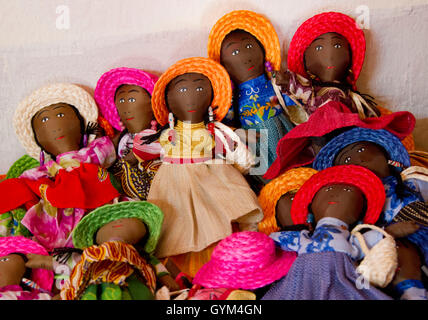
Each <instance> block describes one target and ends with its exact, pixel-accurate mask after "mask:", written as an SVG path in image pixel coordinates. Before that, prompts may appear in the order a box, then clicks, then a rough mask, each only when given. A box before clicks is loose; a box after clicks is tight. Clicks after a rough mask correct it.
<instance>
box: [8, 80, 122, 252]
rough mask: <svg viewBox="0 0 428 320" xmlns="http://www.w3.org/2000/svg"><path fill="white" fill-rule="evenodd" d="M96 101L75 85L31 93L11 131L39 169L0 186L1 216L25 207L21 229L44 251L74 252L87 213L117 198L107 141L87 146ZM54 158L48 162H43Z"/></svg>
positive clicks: (112, 153) (112, 154)
mask: <svg viewBox="0 0 428 320" xmlns="http://www.w3.org/2000/svg"><path fill="white" fill-rule="evenodd" d="M97 110H98V109H97V105H96V103H95V101H94V99H93V98H92V97H91V96H90V95H89V93H87V92H86V91H85V90H84V89H82V88H80V87H79V86H77V85H73V84H52V85H49V86H46V87H43V88H40V89H38V90H36V91H34V92H33V93H32V94H31V95H30V96H29V97H27V98H26V99H24V100H23V101H22V102H21V104H20V105H19V106H18V108H17V110H16V112H15V117H14V126H15V131H16V133H17V136H18V139H19V140H20V141H21V143H22V144H23V146H24V148H25V149H26V151H27V153H28V154H29V155H30V156H31V157H33V158H38V156H39V155H40V166H39V167H36V168H33V169H30V170H27V171H25V172H24V173H23V174H21V175H20V177H19V178H15V179H7V180H5V181H4V182H2V183H1V184H0V190H1V195H2V201H1V205H0V212H1V213H4V212H7V211H10V210H12V209H16V208H19V207H21V206H25V209H26V210H27V212H26V214H25V216H24V218H23V219H22V221H21V222H22V224H23V225H24V226H25V227H26V228H28V230H29V231H30V232H31V233H32V234H33V235H34V238H35V240H36V241H37V242H39V243H40V244H41V245H43V246H44V247H45V248H46V249H47V250H48V251H50V250H52V249H53V248H59V247H68V246H72V238H71V232H72V231H73V229H74V227H75V226H76V225H77V223H78V222H79V220H80V219H81V218H82V217H83V215H84V214H85V213H86V212H88V210H89V209H94V208H96V207H98V206H101V205H103V204H106V203H109V202H110V201H112V200H113V199H115V198H117V197H118V196H119V192H118V191H117V189H116V188H115V185H116V184H115V181H114V177H112V176H110V175H109V173H108V172H107V170H105V168H108V167H109V166H110V165H111V164H113V162H114V161H115V159H116V152H115V150H114V146H113V143H112V142H111V140H110V138H108V137H105V136H104V137H100V138H97V139H95V140H93V141H92V142H90V143H89V144H88V142H89V139H88V137H87V133H86V132H85V128H87V127H90V128H93V127H94V126H93V125H91V123H90V122H92V121H96V119H97V115H98V111H97ZM47 158H52V160H50V161H45V160H47Z"/></svg>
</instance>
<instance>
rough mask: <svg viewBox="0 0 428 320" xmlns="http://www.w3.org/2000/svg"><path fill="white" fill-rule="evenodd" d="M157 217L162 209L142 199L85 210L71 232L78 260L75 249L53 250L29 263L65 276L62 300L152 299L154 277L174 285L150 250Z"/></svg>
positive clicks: (159, 218)
mask: <svg viewBox="0 0 428 320" xmlns="http://www.w3.org/2000/svg"><path fill="white" fill-rule="evenodd" d="M162 221H163V214H162V211H160V209H159V208H158V207H157V206H155V205H153V204H151V203H148V202H146V201H125V202H120V203H116V204H111V205H105V206H102V207H100V208H97V209H95V210H94V211H92V212H91V213H90V214H88V215H86V216H85V217H84V218H83V219H82V220H81V221H80V222H79V224H78V225H77V227H76V228H75V229H74V231H73V243H74V246H75V248H79V249H82V250H83V252H82V253H81V254H79V256H80V259H76V252H74V253H72V251H71V250H64V251H63V252H62V253H61V251H60V250H58V251H57V252H56V253H55V254H54V258H53V259H52V257H50V260H46V259H47V258H45V257H40V256H39V257H32V258H33V259H37V260H33V261H31V262H32V264H33V265H36V266H37V264H43V263H44V264H45V265H49V266H50V267H51V268H52V269H53V270H54V271H55V273H56V274H57V275H62V276H65V278H66V280H65V282H64V284H63V285H62V286H61V298H62V299H63V300H79V299H80V300H96V299H100V300H152V299H154V293H155V289H156V283H157V281H158V280H159V281H160V282H161V283H163V284H165V285H167V286H169V287H170V288H171V289H176V288H178V285H177V284H176V283H175V282H174V280H173V279H172V278H171V276H170V275H169V273H168V271H167V270H166V268H165V267H164V266H163V265H162V263H160V262H159V260H157V259H156V258H155V257H154V256H153V255H152V254H153V251H154V250H155V248H156V244H157V241H158V238H159V234H160V229H161V225H162ZM72 250H74V251H78V250H76V249H72ZM70 253H72V254H70ZM76 262H77V263H76Z"/></svg>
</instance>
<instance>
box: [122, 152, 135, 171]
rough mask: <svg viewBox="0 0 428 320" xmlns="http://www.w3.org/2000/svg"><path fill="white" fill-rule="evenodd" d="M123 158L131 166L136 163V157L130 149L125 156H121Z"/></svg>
mask: <svg viewBox="0 0 428 320" xmlns="http://www.w3.org/2000/svg"><path fill="white" fill-rule="evenodd" d="M123 160H125V161H126V162H128V163H129V165H130V166H131V167H135V166H136V165H137V164H138V159H137V158H136V157H135V155H134V152H132V151H130V152H128V154H127V155H126V156H124V157H123Z"/></svg>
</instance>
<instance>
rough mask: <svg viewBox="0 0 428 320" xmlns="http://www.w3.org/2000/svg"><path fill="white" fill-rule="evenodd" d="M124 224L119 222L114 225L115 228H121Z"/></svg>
mask: <svg viewBox="0 0 428 320" xmlns="http://www.w3.org/2000/svg"><path fill="white" fill-rule="evenodd" d="M121 226H122V225H121V224H117V225H115V226H113V228H120V227H121Z"/></svg>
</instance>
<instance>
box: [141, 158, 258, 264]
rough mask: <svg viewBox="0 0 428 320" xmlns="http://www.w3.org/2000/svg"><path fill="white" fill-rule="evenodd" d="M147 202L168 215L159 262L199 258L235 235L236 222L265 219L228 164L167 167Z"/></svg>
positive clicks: (255, 221) (152, 189) (163, 226)
mask: <svg viewBox="0 0 428 320" xmlns="http://www.w3.org/2000/svg"><path fill="white" fill-rule="evenodd" d="M147 201H149V202H151V203H153V204H155V205H157V206H158V207H159V208H160V209H161V210H162V211H163V213H164V222H163V225H162V231H161V235H160V238H159V242H158V245H157V248H156V253H155V254H156V256H157V257H159V258H163V257H169V256H173V255H178V254H182V253H186V252H198V251H201V250H203V249H205V248H206V247H208V246H209V245H210V244H212V243H215V242H217V241H219V240H222V239H224V238H225V237H227V236H229V235H230V234H231V233H232V224H231V223H232V222H233V221H239V222H240V223H258V222H260V221H261V220H262V219H263V212H262V209H261V208H260V205H259V202H258V200H257V196H256V195H255V193H254V192H253V191H252V190H251V188H250V186H249V185H248V183H247V181H246V180H245V178H244V177H243V176H242V174H241V173H240V172H239V171H238V170H237V169H235V168H234V167H233V166H232V165H229V164H212V163H209V162H206V163H200V164H168V163H163V164H162V165H161V167H160V168H159V171H158V172H157V173H156V176H155V178H154V179H153V182H152V185H151V188H150V192H149V195H148V198H147Z"/></svg>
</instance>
